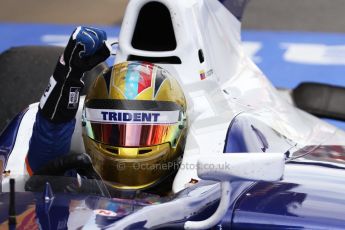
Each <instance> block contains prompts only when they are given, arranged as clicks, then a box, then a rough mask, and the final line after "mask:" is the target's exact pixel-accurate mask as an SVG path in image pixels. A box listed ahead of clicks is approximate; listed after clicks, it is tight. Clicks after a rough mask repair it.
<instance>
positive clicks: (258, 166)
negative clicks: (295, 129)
mask: <svg viewBox="0 0 345 230" xmlns="http://www.w3.org/2000/svg"><path fill="white" fill-rule="evenodd" d="M210 166H212V167H210ZM284 166H285V156H284V154H281V153H230V154H223V155H220V156H218V157H212V158H210V157H203V158H200V159H199V161H198V176H199V177H200V178H201V179H205V180H216V181H221V197H220V203H219V206H218V208H217V210H216V211H215V213H214V214H213V215H212V216H210V217H209V218H207V219H206V220H203V221H187V222H186V223H185V224H184V228H185V229H208V228H211V227H213V226H215V225H216V224H218V223H219V222H220V221H221V220H222V219H223V217H224V216H225V214H226V212H227V211H228V209H229V207H230V204H231V202H230V201H231V182H234V181H246V180H253V181H257V180H263V181H277V180H279V179H281V178H282V176H283V172H284Z"/></svg>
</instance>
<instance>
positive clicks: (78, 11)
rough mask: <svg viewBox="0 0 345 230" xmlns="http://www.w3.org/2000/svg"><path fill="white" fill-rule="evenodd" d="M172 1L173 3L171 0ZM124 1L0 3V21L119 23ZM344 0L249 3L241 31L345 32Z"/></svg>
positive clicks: (257, 0)
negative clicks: (244, 29)
mask: <svg viewBox="0 0 345 230" xmlns="http://www.w3.org/2000/svg"><path fill="white" fill-rule="evenodd" d="M171 1H173V0H171ZM126 4H127V0H98V1H94V0H73V1H70V0H59V1H52V0H50V1H47V0H25V1H23V0H0V22H21V23H22V22H24V23H54V24H71V23H72V24H103V25H114V24H120V23H121V20H122V17H123V14H124V10H125V7H126ZM344 12H345V1H344V0H331V1H330V0H328V1H326V0H251V2H250V3H249V4H248V7H247V10H246V12H245V17H244V20H243V28H246V29H263V30H285V31H291V30H292V31H320V32H345V15H344Z"/></svg>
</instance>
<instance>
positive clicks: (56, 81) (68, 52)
mask: <svg viewBox="0 0 345 230" xmlns="http://www.w3.org/2000/svg"><path fill="white" fill-rule="evenodd" d="M106 39H107V35H106V33H105V32H104V31H102V30H99V29H96V28H91V27H78V28H76V29H75V30H74V32H73V34H72V35H71V37H70V39H69V42H68V44H67V46H66V48H65V51H64V53H63V54H62V55H61V57H60V58H59V60H58V63H57V65H56V68H55V71H54V73H53V76H52V77H51V78H50V81H49V84H48V87H47V89H46V90H45V92H44V94H43V96H42V98H41V101H40V106H39V107H40V113H41V114H42V115H43V116H44V117H45V118H47V119H49V120H50V121H52V122H55V123H62V122H67V121H70V120H72V119H73V118H74V117H75V114H76V112H77V110H78V106H79V97H80V91H81V90H82V89H83V87H84V82H83V81H82V77H83V76H84V73H85V72H86V71H88V70H91V69H92V68H93V67H95V66H97V65H98V64H99V63H101V62H103V61H105V60H106V59H107V58H108V57H109V56H110V47H108V46H107V44H106Z"/></svg>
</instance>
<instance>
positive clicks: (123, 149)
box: [82, 62, 187, 190]
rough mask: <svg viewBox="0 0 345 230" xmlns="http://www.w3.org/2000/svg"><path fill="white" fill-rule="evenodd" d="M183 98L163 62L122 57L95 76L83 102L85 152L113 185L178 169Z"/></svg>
mask: <svg viewBox="0 0 345 230" xmlns="http://www.w3.org/2000/svg"><path fill="white" fill-rule="evenodd" d="M186 111H187V108H186V99H185V96H184V93H183V91H182V89H181V87H180V85H179V84H178V82H177V81H176V79H174V78H173V77H172V75H170V74H169V73H168V72H167V71H166V70H164V69H163V68H161V67H159V66H157V65H154V64H150V63H146V62H123V63H120V64H117V65H115V66H113V67H112V68H110V69H109V70H108V71H107V72H106V73H103V74H101V75H100V76H98V77H97V79H96V80H95V82H94V83H93V85H92V87H91V88H90V89H89V92H88V93H87V96H86V98H85V102H84V108H83V115H82V125H83V140H84V145H85V150H86V153H87V154H88V155H89V156H90V157H91V159H92V162H93V165H94V167H95V169H96V171H97V172H98V173H99V174H100V176H101V177H102V178H103V180H104V181H106V182H108V183H110V184H111V186H113V187H115V188H118V189H125V190H138V189H146V188H149V187H152V186H153V185H155V184H157V183H159V182H161V181H162V180H164V178H166V177H167V176H169V175H170V174H172V173H173V172H174V171H176V170H177V169H178V166H179V163H180V161H181V158H182V153H183V150H184V143H185V139H186V133H187V114H186Z"/></svg>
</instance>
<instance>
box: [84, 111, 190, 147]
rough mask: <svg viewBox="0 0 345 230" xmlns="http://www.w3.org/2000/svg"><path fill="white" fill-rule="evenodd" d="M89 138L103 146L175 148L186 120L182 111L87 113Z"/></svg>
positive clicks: (87, 133)
mask: <svg viewBox="0 0 345 230" xmlns="http://www.w3.org/2000/svg"><path fill="white" fill-rule="evenodd" d="M85 116H86V119H84V121H86V127H85V128H86V129H85V130H86V135H87V136H88V137H89V138H91V139H93V140H95V141H97V142H100V143H103V144H106V145H110V146H119V147H144V146H152V145H159V144H162V143H167V142H170V143H171V145H172V146H174V145H175V143H176V141H177V140H176V139H177V138H178V137H179V135H180V132H181V129H180V127H181V125H183V119H182V115H181V112H180V111H179V110H175V111H149V112H147V111H138V110H135V111H134V110H99V109H89V108H87V109H86V114H85Z"/></svg>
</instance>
